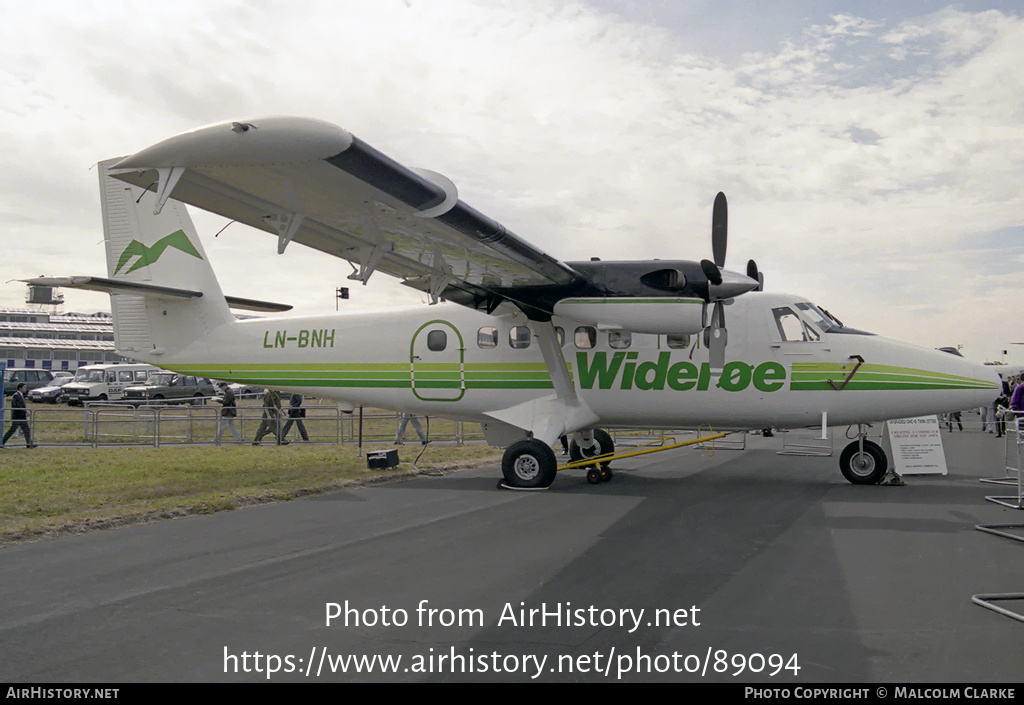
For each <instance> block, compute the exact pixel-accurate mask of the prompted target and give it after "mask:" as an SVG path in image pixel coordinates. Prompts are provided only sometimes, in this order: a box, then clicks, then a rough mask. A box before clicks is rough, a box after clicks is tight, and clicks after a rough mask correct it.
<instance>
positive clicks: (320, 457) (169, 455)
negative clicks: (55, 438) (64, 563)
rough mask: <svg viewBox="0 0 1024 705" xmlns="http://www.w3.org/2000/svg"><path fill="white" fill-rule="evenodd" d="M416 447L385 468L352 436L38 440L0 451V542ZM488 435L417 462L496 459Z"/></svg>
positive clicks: (223, 503)
mask: <svg viewBox="0 0 1024 705" xmlns="http://www.w3.org/2000/svg"><path fill="white" fill-rule="evenodd" d="M419 451H420V448H419V447H418V446H415V447H411V448H408V449H401V450H400V451H399V455H400V457H401V458H402V460H403V462H401V463H400V464H399V466H398V467H397V468H394V469H392V470H389V471H380V470H368V469H367V467H366V457H365V455H361V454H359V452H358V449H357V447H356V446H354V445H353V446H337V445H312V446H311V445H305V444H298V443H293V444H291V445H289V446H259V447H253V446H248V445H246V446H242V445H238V446H235V445H225V446H219V447H200V446H188V447H161V448H139V447H115V448H36V449H34V450H26V449H23V448H17V447H9V448H7V449H5V450H2V451H0V542H4V543H8V542H12V541H19V540H25V539H30V538H39V537H43V536H46V535H54V534H63V533H78V532H82V531H87V530H90V529H95V528H106V527H111V526H118V525H122V524H126V523H134V522H140V521H152V520H155V519H160V518H165V517H172V516H182V515H187V514H196V513H210V512H217V511H223V510H228V509H234V508H235V507H238V506H242V505H245V504H253V503H258V502H267V501H277V500H286V499H291V498H294V497H298V496H302V495H307V494H314V493H318V492H324V491H329V490H332V489H338V488H341V487H344V486H346V485H349V484H353V483H366V482H372V481H379V480H387V479H394V478H396V477H401V476H404V475H407V474H408V473H409V472H410V471H412V461H413V460H414V459H415V457H416V454H418V453H419ZM500 454H501V451H499V450H498V449H495V448H491V447H489V446H485V445H466V446H431V447H428V449H427V451H426V453H424V455H423V457H422V458H421V460H420V462H419V467H420V468H422V469H442V468H445V469H454V468H458V467H470V466H473V465H479V464H483V463H487V462H495V461H497V460H498V459H500V457H501V455H500Z"/></svg>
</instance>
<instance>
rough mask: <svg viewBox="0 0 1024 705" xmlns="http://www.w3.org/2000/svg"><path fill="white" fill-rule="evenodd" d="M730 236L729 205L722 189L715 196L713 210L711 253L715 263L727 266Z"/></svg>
mask: <svg viewBox="0 0 1024 705" xmlns="http://www.w3.org/2000/svg"><path fill="white" fill-rule="evenodd" d="M728 237H729V206H728V204H727V203H726V201H725V194H724V193H722V192H721V191H719V192H718V195H717V196H715V207H714V210H713V211H712V212H711V253H712V255H713V256H714V259H715V264H717V265H718V266H719V267H724V266H725V246H726V240H727V239H728Z"/></svg>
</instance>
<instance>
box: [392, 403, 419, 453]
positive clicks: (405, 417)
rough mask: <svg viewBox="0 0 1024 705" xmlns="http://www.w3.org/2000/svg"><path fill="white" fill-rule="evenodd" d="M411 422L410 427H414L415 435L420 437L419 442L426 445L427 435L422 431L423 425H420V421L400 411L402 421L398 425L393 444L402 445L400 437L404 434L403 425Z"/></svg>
mask: <svg viewBox="0 0 1024 705" xmlns="http://www.w3.org/2000/svg"><path fill="white" fill-rule="evenodd" d="M410 422H412V427H413V428H414V429H416V435H418V436H419V437H420V443H422V444H423V445H427V436H426V435H425V434H424V433H423V427H422V426H420V421H419V419H417V418H416V417H415V416H413V415H412V414H409V413H406V412H404V411H403V412H402V423H401V424H399V426H398V433H396V434H395V445H396V446H400V445H402V437H403V436H405V427H406V426H408V425H409V423H410Z"/></svg>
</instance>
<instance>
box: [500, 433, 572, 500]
mask: <svg viewBox="0 0 1024 705" xmlns="http://www.w3.org/2000/svg"><path fill="white" fill-rule="evenodd" d="M557 467H558V462H557V461H556V460H555V452H554V451H553V450H551V447H550V446H548V445H547V444H545V443H541V442H540V441H538V440H536V439H534V438H527V439H526V440H522V441H516V442H515V443H513V444H512V445H510V446H509V447H508V448H506V449H505V454H504V455H503V456H502V458H501V474H502V475H504V476H505V484H507V485H508V486H509V487H522V488H535V487H549V486H550V485H551V483H552V482H554V481H555V472H556V469H557Z"/></svg>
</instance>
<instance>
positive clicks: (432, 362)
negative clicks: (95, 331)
mask: <svg viewBox="0 0 1024 705" xmlns="http://www.w3.org/2000/svg"><path fill="white" fill-rule="evenodd" d="M99 179H100V192H101V199H102V208H103V224H104V230H105V238H104V239H105V246H106V254H107V269H108V271H107V276H106V277H102V278H101V277H87V276H75V277H41V278H38V279H34V280H32V281H33V282H36V283H41V284H49V285H57V286H65V287H67V286H71V287H79V288H87V289H93V290H98V291H105V292H108V293H109V294H111V302H112V307H113V316H114V327H115V340H116V348H117V350H118V352H119V353H121V354H123V355H125V356H128V357H131V358H134V359H137V360H141V361H145V362H149V363H153V364H155V365H159V366H160V367H164V368H167V369H170V370H175V371H178V372H181V373H186V374H190V375H191V374H194V375H201V376H205V377H214V378H217V379H221V380H227V381H238V382H244V383H247V384H254V385H260V386H264V387H271V388H275V389H279V390H282V391H286V392H298V393H301V394H308V395H314V396H319V397H325V398H329V399H334V400H338V401H339V402H341V403H343V404H347V405H350V406H349V407H348V408H349V409H351V408H352V407H353V406H354V405H363V404H365V405H372V406H375V407H383V408H390V409H397V410H403V411H406V412H411V413H416V414H423V415H437V416H443V417H446V418H452V419H461V420H464V421H478V422H480V423H481V424H482V425H483V428H484V435H485V437H486V439H487V441H488V442H490V443H491V444H493V445H496V446H499V447H503V448H505V450H504V455H503V457H502V474H503V476H504V483H505V484H506V485H507V486H509V487H513V488H543V487H547V486H549V485H550V484H551V483H552V481H553V480H554V478H555V474H556V471H557V470H558V469H559V468H558V463H557V461H556V459H555V454H554V451H553V450H552V445H553V444H554V443H556V442H557V441H558V439H559V437H560V436H562V435H565V434H567V435H569V436H570V438H571V443H570V456H571V457H572V458H574V459H578V460H579V459H582V462H583V463H584V464H586V463H587V462H588V460H589V459H591V458H597V461H595V462H593V463H591V464H590V468H589V470H588V473H587V477H588V479H589V480H590V481H591V482H600V481H602V480H607V479H609V478H610V477H611V471H610V470H609V468H608V464H607V462H605V458H602V457H600V456H606V455H608V454H610V453H612V452H613V446H612V439H611V437H610V435H609V434H608V433H607V432H605V431H604V430H602V428H601V427H609V426H632V427H638V428H648V429H649V428H665V429H682V428H699V427H703V426H704V425H707V426H710V427H711V428H713V429H715V431H716V432H717V431H727V430H740V431H742V430H753V429H763V428H769V427H771V428H781V429H793V428H806V427H816V426H821V427H822V431H823V433H824V429H825V427H826V426H828V425H832V426H836V425H847V426H854V425H856V426H857V428H858V438H857V440H854V441H853V442H852V443H850V444H849V446H847V448H846V449H845V450H844V451H843V453H842V456H841V461H840V465H841V469H842V472H843V474H844V475H845V477H846V478H847V479H848V480H849V481H850V482H853V483H858V484H870V483H876V482H878V481H879V480H881V478H882V477H883V476H884V475H885V473H886V471H887V466H888V459H887V458H886V455H885V452H884V451H883V450H882V448H881V447H880V446H879V445H878V444H876V443H873V442H871V441H869V440H866V438H865V436H866V435H867V432H866V425H867V424H869V423H871V422H878V421H885V420H888V419H894V418H905V417H916V416H924V415H931V414H936V413H942V412H947V411H956V410H961V409H966V408H970V407H978V406H982V405H986V404H989V403H990V402H991V401H992V400H993V399H994V398H995V397H996V396H997V394H998V391H999V382H998V378H997V376H996V374H995V373H994V372H991V371H990V370H988V369H987V368H985V367H984V366H982V365H979V364H974V363H971V362H969V361H967V360H965V359H963V358H960V357H958V356H955V355H950V354H948V353H945V352H941V351H937V350H931V349H927V348H922V347H918V346H915V345H910V344H907V343H901V342H898V341H895V340H890V339H886V338H883V337H880V336H877V335H873V334H870V333H866V332H864V331H861V330H856V329H853V328H849V327H847V326H845V325H844V324H843V323H842V322H840V321H839V320H838V319H837V318H835V317H834V316H832V315H831V314H829V313H828V312H827V311H826V310H824V309H822V308H819V307H818V306H815V305H814V304H813V303H811V302H809V301H807V300H804V299H802V298H800V297H797V296H790V295H783V294H774V293H766V292H764V291H762V289H763V286H762V284H763V278H762V277H761V275H760V273H759V272H758V270H757V266H756V265H755V264H754V262H753V261H751V262H749V263H748V265H747V271H746V273H745V274H741V273H737V272H733V271H729V270H726V269H724V264H725V254H726V229H727V225H726V220H727V216H726V202H725V196H723V195H722V194H719V195H718V197H717V198H716V200H715V204H714V209H713V213H712V251H713V260H702V261H699V262H695V261H685V260H661V259H659V260H645V261H607V262H606V261H600V260H597V259H594V260H591V261H587V262H561V261H559V260H557V259H555V258H553V257H551V256H549V255H547V254H545V253H544V252H543V251H541V250H540V249H539V248H537V247H535V246H533V245H531V244H530V243H528V242H526V241H525V240H523V239H522V238H520V237H518V236H517V235H515V234H513V233H512V232H510V231H509V230H507V229H506V228H504V227H503V226H502V225H500V224H499V223H497V222H495V221H494V220H491V219H490V218H488V217H487V216H485V215H483V214H482V213H480V212H478V211H476V210H474V209H473V208H471V207H470V206H469V205H467V204H466V203H464V202H463V201H461V200H460V199H459V196H458V193H457V190H456V187H455V185H454V184H453V183H452V182H451V181H450V180H449V179H447V178H445V177H444V176H442V175H440V174H437V173H434V172H432V171H428V170H425V169H416V168H409V167H405V166H403V165H401V164H399V163H398V162H396V161H394V160H393V159H391V158H389V157H388V156H386V155H384V154H382V153H381V152H379V151H377V150H376V149H374V148H372V147H370V146H369V145H368V144H366V143H365V142H363V141H362V140H360V139H358V138H357V137H355V136H353V135H352V134H350V133H349V132H347V131H346V130H344V129H342V128H340V127H338V126H336V125H333V124H330V123H327V122H323V121H320V120H314V119H308V118H297V117H269V118H264V119H256V120H250V121H245V122H225V123H221V124H216V125H212V126H207V127H202V128H199V129H196V130H193V131H190V132H186V133H183V134H180V135H177V136H175V137H171V138H169V139H167V140H164V141H162V142H159V143H157V144H155V145H153V146H151V147H148V148H147V149H144V150H142V151H140V152H138V153H136V154H133V155H131V156H129V157H124V158H118V159H111V160H107V161H104V162H101V163H100V168H99ZM184 204H188V205H191V206H194V207H196V208H200V209H203V210H206V211H210V212H212V213H216V214H219V215H221V216H224V217H226V218H229V219H231V220H233V221H238V222H241V223H245V224H246V225H249V226H251V227H253V228H256V229H258V230H263V231H266V232H268V233H271V234H272V235H276V236H277V249H278V252H279V253H284V252H285V250H286V248H287V247H288V245H289V244H290V243H293V242H297V243H301V244H302V245H306V246H307V247H312V248H315V249H317V250H320V251H322V252H325V253H327V254H329V255H333V256H335V257H340V258H342V259H345V260H348V261H349V262H350V263H351V266H352V269H353V271H352V274H351V275H350V276H349V278H350V279H353V280H356V281H361V282H363V283H366V281H367V280H368V279H369V278H370V277H371V276H372V275H373V274H374V273H376V272H382V273H385V274H389V275H392V276H394V277H398V278H399V279H400V280H401V281H402V283H403V284H405V285H407V286H410V287H413V288H415V289H418V290H420V291H422V292H424V293H425V294H427V295H428V296H429V299H430V303H431V304H434V305H430V306H418V307H413V308H405V309H402V310H395V311H389V312H386V313H381V312H375V313H362V314H359V313H356V314H331V315H318V316H301V317H300V316H292V317H263V318H247V319H242V320H240V319H237V318H236V317H235V316H234V315H233V314H232V313H231V310H230V309H231V308H246V309H250V310H262V311H277V312H281V311H285V310H288V309H289V308H290V307H289V306H283V305H277V304H270V303H265V302H261V301H255V300H252V299H239V298H234V297H225V295H224V294H223V293H222V291H221V288H220V285H219V283H218V281H217V278H216V277H215V275H214V272H213V269H212V268H211V267H210V264H209V261H208V259H207V256H206V253H205V251H204V249H203V245H202V243H201V242H200V240H199V237H198V235H197V233H196V229H195V227H194V226H193V224H192V220H191V218H190V217H189V215H188V213H187V211H186V209H185V206H184ZM727 321H728V325H727Z"/></svg>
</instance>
